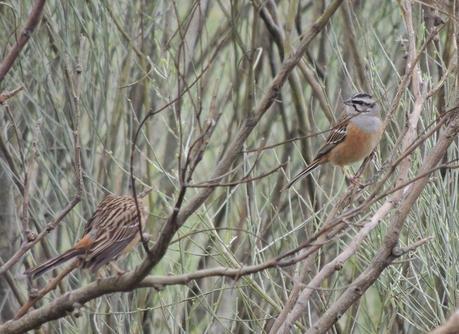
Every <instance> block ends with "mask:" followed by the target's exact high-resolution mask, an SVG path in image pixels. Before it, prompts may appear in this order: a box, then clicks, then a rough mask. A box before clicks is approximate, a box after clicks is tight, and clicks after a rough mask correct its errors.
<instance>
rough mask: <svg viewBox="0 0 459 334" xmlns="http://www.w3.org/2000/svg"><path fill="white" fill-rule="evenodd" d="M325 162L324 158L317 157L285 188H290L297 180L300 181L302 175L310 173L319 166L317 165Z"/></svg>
mask: <svg viewBox="0 0 459 334" xmlns="http://www.w3.org/2000/svg"><path fill="white" fill-rule="evenodd" d="M322 163H323V160H322V159H315V160H314V161H313V162H311V163H310V164H309V166H308V167H306V168H305V169H303V170H302V171H301V172H300V173H298V174H297V175H296V176H295V177H294V178H293V179H292V180H291V181H290V182H289V183H288V185H287V187H285V189H288V188H290V187H291V186H292V185H293V184H294V183H295V182H296V181H298V180H299V179H301V178H302V177H304V176H306V175H308V174H309V173H311V172H312V171H313V170H314V169H316V168H317V166H319V165H321V164H322Z"/></svg>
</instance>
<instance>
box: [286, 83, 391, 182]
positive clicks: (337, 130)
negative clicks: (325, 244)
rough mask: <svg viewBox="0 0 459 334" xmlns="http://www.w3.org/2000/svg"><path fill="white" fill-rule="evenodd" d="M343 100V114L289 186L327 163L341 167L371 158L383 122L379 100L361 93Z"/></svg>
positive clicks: (380, 134) (379, 137)
mask: <svg viewBox="0 0 459 334" xmlns="http://www.w3.org/2000/svg"><path fill="white" fill-rule="evenodd" d="M343 103H344V106H345V107H344V112H343V116H342V117H341V119H340V120H339V121H338V123H337V124H336V125H335V126H334V127H333V128H332V129H331V131H330V135H329V136H328V138H327V140H326V142H325V144H324V145H323V146H322V147H321V148H320V149H319V151H318V153H317V155H316V157H315V158H314V159H313V160H312V162H311V163H310V164H309V165H308V166H307V167H306V168H305V169H304V170H302V171H301V172H300V173H298V174H297V175H296V176H295V177H294V178H293V179H292V180H291V181H290V182H289V183H288V185H287V187H286V188H287V189H288V188H290V187H291V186H292V185H293V184H294V183H295V182H297V181H298V180H299V179H301V178H302V177H304V176H306V175H308V174H309V173H311V172H312V171H313V170H314V169H315V168H317V167H318V166H320V165H322V164H324V163H327V162H330V163H331V164H333V165H335V166H340V167H342V166H345V165H349V164H352V163H354V162H357V161H360V160H363V159H364V158H366V157H368V156H369V155H370V154H371V152H373V150H374V149H375V147H376V145H378V143H379V141H380V139H381V136H382V131H383V122H382V120H381V118H380V107H379V105H378V104H377V103H376V101H375V99H374V98H373V97H372V96H371V95H370V94H368V93H365V92H361V93H357V94H355V95H353V96H352V97H350V98H349V99H347V100H345V101H343Z"/></svg>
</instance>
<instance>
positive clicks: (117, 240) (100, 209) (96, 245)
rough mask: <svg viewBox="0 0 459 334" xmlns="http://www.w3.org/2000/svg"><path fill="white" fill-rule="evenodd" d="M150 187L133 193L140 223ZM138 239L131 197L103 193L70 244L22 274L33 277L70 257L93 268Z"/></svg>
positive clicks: (122, 251) (136, 221) (123, 250)
mask: <svg viewBox="0 0 459 334" xmlns="http://www.w3.org/2000/svg"><path fill="white" fill-rule="evenodd" d="M150 190H151V189H150ZM150 190H148V191H146V192H143V193H142V194H139V195H138V196H137V199H138V204H139V209H140V222H141V224H142V227H143V226H145V220H146V210H145V206H144V204H143V201H142V197H144V196H145V195H146V193H148V192H149V191H150ZM139 240H140V234H139V216H138V213H137V207H136V205H135V200H134V198H133V197H131V196H119V195H107V196H105V197H104V198H103V200H102V201H101V202H100V203H99V204H98V205H97V207H96V210H95V211H94V213H93V215H92V216H91V218H90V219H89V220H88V221H87V223H86V225H85V227H84V231H83V236H82V237H81V238H80V240H79V241H77V242H76V243H75V244H74V246H73V247H71V248H70V249H68V250H67V251H65V252H64V253H62V254H61V255H58V256H56V257H54V258H52V259H50V260H48V261H46V262H44V263H42V264H40V265H38V266H36V267H35V268H32V269H30V270H27V271H26V272H25V274H26V275H27V276H29V277H31V278H32V279H33V278H36V277H38V276H40V275H42V274H44V273H45V272H47V271H48V270H50V269H52V268H54V267H56V266H58V265H60V264H62V263H64V262H67V261H69V260H71V259H73V258H79V259H80V260H81V266H82V267H83V268H88V269H89V270H90V271H92V272H96V271H97V270H98V269H99V268H100V267H101V266H103V265H105V264H107V263H109V262H110V261H112V260H115V259H116V258H118V256H120V255H122V254H125V253H127V252H129V251H130V250H131V249H132V248H133V247H134V246H135V245H136V244H137V243H138V242H139Z"/></svg>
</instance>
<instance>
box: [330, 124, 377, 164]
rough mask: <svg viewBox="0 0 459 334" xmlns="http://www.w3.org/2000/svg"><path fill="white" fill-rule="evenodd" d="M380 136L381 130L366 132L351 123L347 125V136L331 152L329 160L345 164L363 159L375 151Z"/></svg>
mask: <svg viewBox="0 0 459 334" xmlns="http://www.w3.org/2000/svg"><path fill="white" fill-rule="evenodd" d="M379 137H380V132H379V131H378V132H376V133H368V132H364V131H361V130H360V129H359V128H358V127H356V126H355V125H354V124H352V123H350V124H349V125H348V126H347V134H346V138H345V139H344V141H342V142H341V143H339V144H338V145H337V146H336V148H334V149H333V150H332V151H331V152H330V156H329V161H330V162H331V163H333V164H334V165H338V166H343V165H348V164H351V163H354V162H357V161H359V160H362V159H364V158H366V157H367V156H368V155H369V154H370V153H371V151H373V149H374V148H375V146H376V144H377V143H378V141H379Z"/></svg>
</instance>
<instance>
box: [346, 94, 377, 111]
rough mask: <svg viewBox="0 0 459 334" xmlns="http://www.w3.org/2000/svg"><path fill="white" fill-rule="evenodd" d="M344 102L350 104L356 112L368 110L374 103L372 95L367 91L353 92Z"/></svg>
mask: <svg viewBox="0 0 459 334" xmlns="http://www.w3.org/2000/svg"><path fill="white" fill-rule="evenodd" d="M345 103H346V104H347V105H349V106H352V107H353V108H354V109H355V111H357V112H367V111H370V109H371V108H372V107H374V105H375V104H376V102H375V100H374V99H373V97H372V96H371V95H370V94H367V93H358V94H355V95H353V96H352V97H351V98H350V99H348V100H346V101H345Z"/></svg>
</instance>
